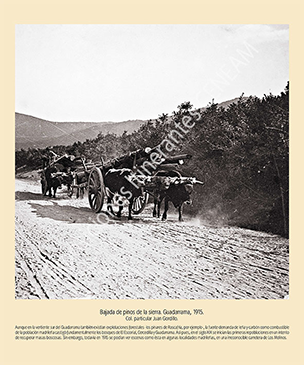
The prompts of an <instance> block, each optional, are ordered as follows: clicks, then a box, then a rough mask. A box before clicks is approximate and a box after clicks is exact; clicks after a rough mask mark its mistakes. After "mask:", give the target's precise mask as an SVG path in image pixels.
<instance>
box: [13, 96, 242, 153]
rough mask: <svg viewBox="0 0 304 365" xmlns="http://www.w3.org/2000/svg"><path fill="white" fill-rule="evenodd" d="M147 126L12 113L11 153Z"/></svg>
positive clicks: (139, 123) (142, 121)
mask: <svg viewBox="0 0 304 365" xmlns="http://www.w3.org/2000/svg"><path fill="white" fill-rule="evenodd" d="M244 99H245V98H244ZM237 100H239V98H234V99H231V100H227V101H224V102H222V103H218V105H219V106H222V107H223V108H227V107H228V106H229V105H230V104H232V103H235V102H237ZM205 109H206V107H202V108H198V109H195V110H196V111H203V110H205ZM152 120H155V119H152ZM147 122H148V120H141V119H134V120H127V121H122V122H111V121H106V122H83V121H78V122H55V121H49V120H46V119H42V118H38V117H35V116H32V115H28V114H23V113H19V112H15V150H16V151H17V150H20V149H28V148H45V147H49V146H56V145H64V146H68V145H72V144H73V143H75V142H78V141H80V142H84V141H85V140H87V139H93V138H96V137H97V135H98V134H99V133H100V132H102V133H103V134H107V133H114V134H117V135H121V134H123V133H124V132H125V131H126V132H127V133H129V134H131V133H133V132H134V131H136V130H138V129H139V128H140V126H141V125H142V124H144V123H147Z"/></svg>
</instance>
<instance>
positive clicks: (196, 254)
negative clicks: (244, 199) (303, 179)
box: [15, 179, 289, 299]
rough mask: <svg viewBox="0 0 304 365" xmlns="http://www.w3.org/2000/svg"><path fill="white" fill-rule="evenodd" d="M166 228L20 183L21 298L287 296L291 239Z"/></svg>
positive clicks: (189, 225) (193, 223) (196, 225)
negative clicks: (47, 194)
mask: <svg viewBox="0 0 304 365" xmlns="http://www.w3.org/2000/svg"><path fill="white" fill-rule="evenodd" d="M171 211H172V214H171V215H170V216H169V219H168V221H167V222H161V221H160V220H158V219H156V218H152V216H151V208H150V207H148V208H147V209H146V210H145V211H144V212H143V213H142V214H141V215H140V216H136V217H135V219H134V220H133V221H128V220H127V219H126V217H123V219H122V220H121V221H118V220H113V219H109V218H108V217H107V216H106V215H105V214H100V215H99V216H98V215H96V214H95V213H93V212H92V211H91V210H90V208H89V204H88V200H87V198H86V197H85V198H84V199H83V200H79V199H75V198H68V196H67V194H66V192H64V190H62V191H59V194H58V198H56V199H51V198H46V197H43V196H42V195H41V193H40V185H39V184H38V183H37V182H34V181H30V180H18V179H16V238H15V241H16V243H15V245H16V290H15V293H16V298H22V299H27V298H29V299H69V298H96V299H97V298H99V299H128V298H130V299H223V298H227V299H234V298H238V299H241V298H248V299H254V298H259V299H262V298H265V299H276V298H284V297H286V296H287V295H288V291H289V274H288V270H289V265H288V260H289V257H288V247H289V245H288V240H287V239H284V238H281V237H279V236H275V235H270V234H267V233H263V232H256V231H250V230H245V229H240V228H234V227H215V226H210V225H209V226H208V225H206V224H203V223H202V222H200V221H199V220H198V219H194V220H193V219H192V220H191V219H187V218H186V219H185V220H186V222H183V223H179V222H177V214H176V212H174V209H172V208H171Z"/></svg>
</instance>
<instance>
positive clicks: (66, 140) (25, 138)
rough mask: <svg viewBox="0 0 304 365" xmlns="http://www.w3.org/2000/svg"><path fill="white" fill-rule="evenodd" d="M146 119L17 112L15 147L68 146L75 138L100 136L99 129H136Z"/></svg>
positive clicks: (78, 139)
mask: <svg viewBox="0 0 304 365" xmlns="http://www.w3.org/2000/svg"><path fill="white" fill-rule="evenodd" d="M143 123H145V121H142V120H129V121H124V122H118V123H113V122H99V123H98V122H51V121H47V120H44V119H40V118H36V117H33V116H30V115H25V114H21V113H15V150H20V149H21V148H23V149H28V148H37V147H39V148H45V147H47V146H54V145H64V146H68V145H71V144H73V143H74V142H78V141H80V142H84V141H85V140H86V139H92V138H96V137H97V135H98V133H100V132H102V133H104V134H106V133H115V134H117V135H118V136H119V135H121V134H123V132H124V131H127V132H128V133H132V132H134V131H135V130H137V129H138V128H139V127H140V126H141V125H142V124H143Z"/></svg>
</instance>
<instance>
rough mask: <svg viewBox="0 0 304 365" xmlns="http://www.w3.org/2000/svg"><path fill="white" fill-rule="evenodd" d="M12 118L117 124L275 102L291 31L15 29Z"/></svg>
mask: <svg viewBox="0 0 304 365" xmlns="http://www.w3.org/2000/svg"><path fill="white" fill-rule="evenodd" d="M15 31H16V42H15V110H16V112H19V113H24V114H28V115H32V116H35V117H38V118H42V119H46V120H50V121H58V122H63V121H74V122H76V121H86V122H105V121H113V122H120V121H126V120H133V119H154V118H157V117H158V116H159V115H160V114H162V113H168V114H171V113H172V112H173V111H174V110H177V106H178V105H180V104H181V103H183V102H185V101H190V102H191V104H193V106H194V107H195V108H200V107H204V106H206V105H207V104H208V103H210V102H211V101H212V100H213V101H214V102H216V103H220V102H223V101H226V100H231V99H234V98H236V97H239V96H241V95H242V94H243V93H244V95H245V96H250V95H255V96H258V97H263V95H264V94H269V93H270V92H271V93H272V94H274V95H277V94H280V92H282V91H283V90H284V88H285V86H286V84H287V81H288V80H289V28H288V25H266V24H263V25H260V24H255V25H249V24H247V25H246V24H245V25H227V24H226V25H116V24H113V25H101V24H100V25H37V24H35V25H30V24H19V25H16V29H15Z"/></svg>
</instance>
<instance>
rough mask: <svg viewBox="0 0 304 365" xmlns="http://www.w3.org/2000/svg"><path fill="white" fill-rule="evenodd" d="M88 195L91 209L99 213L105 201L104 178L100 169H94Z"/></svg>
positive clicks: (89, 182)
mask: <svg viewBox="0 0 304 365" xmlns="http://www.w3.org/2000/svg"><path fill="white" fill-rule="evenodd" d="M88 195H89V203H90V207H91V209H92V210H93V211H94V212H95V213H99V212H100V211H101V209H102V206H103V201H104V195H105V193H104V181H103V176H102V173H101V171H100V169H99V168H98V167H94V168H93V169H92V170H91V172H90V175H89V181H88Z"/></svg>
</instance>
